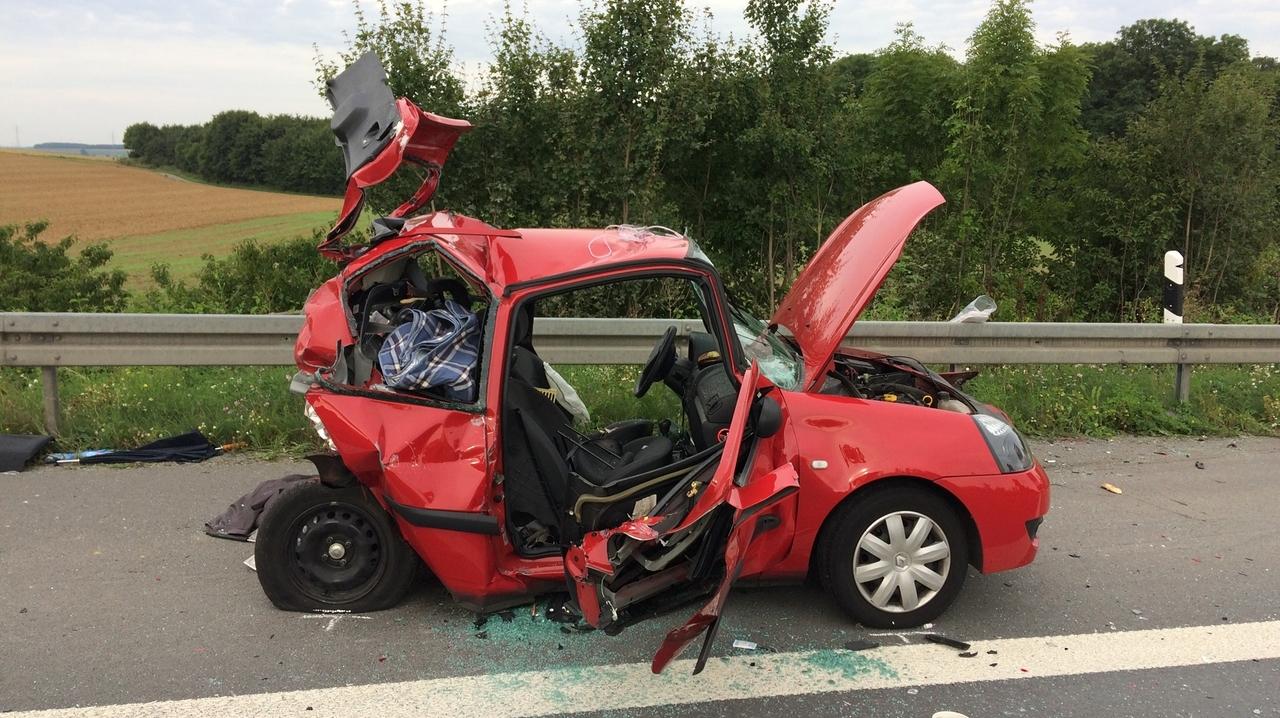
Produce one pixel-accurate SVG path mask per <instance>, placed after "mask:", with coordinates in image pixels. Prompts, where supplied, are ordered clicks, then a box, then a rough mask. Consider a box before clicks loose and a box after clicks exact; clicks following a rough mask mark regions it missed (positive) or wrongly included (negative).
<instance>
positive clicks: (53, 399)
mask: <svg viewBox="0 0 1280 718" xmlns="http://www.w3.org/2000/svg"><path fill="white" fill-rule="evenodd" d="M40 388H41V390H42V391H43V393H44V430H45V431H46V432H48V433H49V435H50V436H57V435H58V368H57V367H54V366H42V367H40Z"/></svg>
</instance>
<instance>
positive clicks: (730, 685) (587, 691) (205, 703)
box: [7, 621, 1280, 718]
mask: <svg viewBox="0 0 1280 718" xmlns="http://www.w3.org/2000/svg"><path fill="white" fill-rule="evenodd" d="M972 643H973V650H974V651H976V652H977V653H978V656H977V657H974V658H960V657H959V655H958V652H957V651H955V650H952V649H949V648H947V647H945V646H938V645H933V644H912V645H908V646H887V647H883V648H876V649H872V650H867V651H860V652H856V653H855V652H852V651H843V650H824V651H801V652H794V653H776V654H769V655H750V656H731V657H726V658H718V659H712V660H711V661H710V663H708V665H707V669H706V670H705V671H704V672H703V673H702V675H699V676H692V675H690V671H691V670H692V668H693V661H692V660H689V659H685V660H681V661H677V662H676V663H675V664H673V665H672V666H670V667H669V668H668V669H667V671H666V673H664V674H663V675H660V676H655V675H653V674H651V673H650V672H649V666H648V664H645V663H628V664H618V665H605V666H582V667H568V668H555V669H548V670H542V671H528V672H523V673H500V674H493V675H479V676H460V677H456V678H432V679H426V680H419V681H406V682H400V683H380V684H374V685H364V686H346V687H337V688H319V689H312V690H303V691H289V692H284V693H264V694H255V695H243V696H227V697H220V698H195V699H188V700H176V701H161V702H155V703H135V704H128V705H114V706H95V707H87V708H70V709H60V710H52V711H35V712H27V713H10V714H7V718H9V717H12V718H121V717H124V716H138V717H148V718H149V717H150V716H168V717H174V718H196V717H199V718H223V717H225V718H245V717H246V716H276V715H283V714H285V713H289V714H292V715H306V716H307V717H308V718H321V717H322V716H351V715H378V716H379V717H380V718H383V717H385V718H394V717H398V716H405V718H422V717H423V716H449V717H450V718H471V717H474V718H502V717H504V716H506V717H509V718H517V717H519V716H542V715H559V714H562V713H567V712H571V711H604V710H618V709H623V708H643V707H650V706H661V705H676V704H689V703H704V702H708V701H721V700H729V699H737V698H764V697H769V696H788V695H803V694H813V693H829V692H835V691H851V690H865V689H872V688H908V687H911V686H926V685H945V684H952V683H972V682H979V681H1007V680H1013V679H1020V678H1038V677H1039V678H1042V677H1046V676H1070V675H1086V674H1091V673H1108V672H1113V671H1126V670H1143V669H1152V668H1172V667H1176V666H1194V665H1203V664H1213V663H1226V662H1230V661H1247V660H1254V659H1258V660H1263V659H1275V658H1280V621H1265V622H1258V623H1240V624H1231V625H1218V626H1191V627H1187V628H1163V629H1152V630H1145V631H1124V632H1115V633H1088V634H1078V635H1069V636H1039V637H1034V638H1005V639H995V640H989V641H976V640H975V641H972ZM987 651H996V653H995V654H988V653H987ZM753 663H754V666H753V665H752V664H753ZM992 663H995V664H996V665H995V666H992V665H990V664H992Z"/></svg>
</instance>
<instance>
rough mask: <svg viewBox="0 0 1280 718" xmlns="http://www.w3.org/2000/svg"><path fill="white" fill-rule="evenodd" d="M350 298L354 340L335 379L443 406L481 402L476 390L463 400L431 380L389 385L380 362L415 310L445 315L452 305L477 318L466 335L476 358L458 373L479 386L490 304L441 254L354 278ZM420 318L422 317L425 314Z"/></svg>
mask: <svg viewBox="0 0 1280 718" xmlns="http://www.w3.org/2000/svg"><path fill="white" fill-rule="evenodd" d="M346 294H347V311H348V318H349V319H350V320H351V323H352V326H353V327H354V332H353V336H355V337H356V342H355V344H354V345H353V346H350V347H343V348H342V351H341V352H340V356H339V360H338V363H337V365H335V367H334V377H333V378H334V380H336V381H338V382H339V383H342V384H346V385H348V386H354V387H357V388H360V389H367V390H371V391H381V392H390V393H396V394H402V395H406V396H409V397H416V398H422V399H429V400H435V401H441V402H452V403H474V402H475V401H476V400H477V398H478V392H472V393H471V394H470V396H467V397H459V396H456V395H451V394H450V393H448V392H446V391H445V387H443V386H439V385H431V384H430V383H429V382H427V381H419V382H418V383H416V384H412V385H410V384H398V385H389V384H391V383H390V382H387V381H385V380H386V378H387V377H385V376H384V371H383V369H384V367H383V366H382V365H381V364H380V362H379V354H380V352H381V351H382V349H383V348H384V346H385V344H386V342H387V339H388V337H390V336H392V334H393V332H395V331H396V329H397V328H398V327H400V326H401V325H403V324H405V323H407V322H411V321H413V320H414V318H415V314H414V312H421V313H427V314H436V313H440V312H446V311H447V310H448V307H449V305H450V304H452V305H454V306H455V309H454V310H453V311H454V312H455V313H456V314H457V315H458V316H463V317H468V316H469V317H473V318H474V320H473V321H471V320H469V321H468V325H467V328H466V331H467V332H468V334H469V337H470V339H471V340H472V341H473V342H474V348H475V357H476V360H475V361H474V362H471V366H470V367H469V368H467V369H463V370H460V371H469V372H470V374H471V376H470V379H471V380H472V383H473V384H474V385H475V386H476V387H478V386H479V379H480V377H479V373H480V369H481V362H480V361H479V357H481V356H483V351H484V347H483V341H484V327H485V324H486V322H487V320H488V310H489V301H488V298H487V296H486V294H485V292H484V291H483V290H481V289H480V287H479V285H478V284H476V283H475V282H474V280H472V279H470V278H469V277H467V276H466V275H464V274H462V273H461V272H459V271H458V270H457V269H455V268H454V267H453V266H452V265H450V264H449V263H448V262H447V261H445V260H444V259H442V257H441V255H440V254H439V253H438V252H434V251H427V252H422V253H419V254H416V255H404V256H401V257H399V258H396V259H394V260H392V261H390V262H387V263H384V264H381V265H379V266H378V267H376V268H374V269H372V270H370V271H368V272H365V273H364V274H361V275H359V276H357V277H355V278H354V279H353V280H352V281H351V282H350V283H348V285H347V287H346ZM418 318H419V319H421V315H419V317H418Z"/></svg>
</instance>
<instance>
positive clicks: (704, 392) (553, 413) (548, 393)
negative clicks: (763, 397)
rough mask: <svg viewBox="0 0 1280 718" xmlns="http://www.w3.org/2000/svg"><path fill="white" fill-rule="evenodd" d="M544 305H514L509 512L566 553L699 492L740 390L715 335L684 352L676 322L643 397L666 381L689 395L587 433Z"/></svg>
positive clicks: (532, 537) (507, 405)
mask: <svg viewBox="0 0 1280 718" xmlns="http://www.w3.org/2000/svg"><path fill="white" fill-rule="evenodd" d="M669 281H680V282H686V283H689V282H688V280H674V279H673V280H669ZM699 296H700V295H699ZM698 303H699V304H701V300H700V299H699V300H698ZM543 304H544V302H542V301H538V300H527V301H525V302H523V303H522V304H521V305H520V306H518V307H516V308H515V309H514V310H513V311H514V319H513V322H512V325H513V328H512V335H511V342H512V349H511V351H510V354H509V358H508V363H507V369H506V372H507V373H506V383H505V389H504V394H503V397H504V398H503V411H504V417H503V418H504V424H503V426H504V429H503V446H502V448H503V463H504V467H505V469H504V477H503V481H504V486H505V491H506V502H507V518H508V521H509V523H510V528H511V529H512V535H513V536H515V537H517V539H518V544H519V546H518V548H519V549H520V550H522V551H523V552H525V553H527V554H538V553H542V552H551V551H559V550H560V548H561V547H562V546H563V545H567V544H569V543H573V542H575V541H576V540H577V539H578V538H579V537H580V536H581V534H582V533H584V532H587V531H596V530H600V529H605V528H611V527H613V526H616V525H618V524H620V523H622V522H623V521H626V520H627V519H628V518H639V517H641V516H646V515H657V514H659V513H662V512H664V511H670V510H671V508H672V504H673V502H675V501H676V500H677V499H679V498H692V497H693V496H694V495H696V492H697V489H698V488H699V487H700V486H702V485H705V483H706V481H707V480H708V479H709V478H710V475H711V473H712V472H713V471H714V469H715V467H716V465H717V464H718V462H719V457H720V454H721V448H722V444H721V441H722V440H723V436H724V432H726V431H727V430H728V427H729V423H730V421H731V419H732V414H733V409H734V404H735V401H736V399H737V392H738V389H737V387H736V386H735V384H734V382H733V380H732V379H731V375H730V373H729V371H728V368H727V367H726V365H725V362H724V360H723V358H722V355H721V352H720V348H719V345H718V342H717V340H716V338H715V336H713V335H712V334H711V333H709V332H705V331H702V332H692V333H691V335H690V336H689V337H688V341H687V342H684V344H683V346H682V347H680V348H679V349H678V348H677V341H676V327H674V326H672V327H669V328H668V329H667V331H666V332H664V333H663V335H662V336H661V337H660V338H659V339H658V340H657V343H656V345H655V346H654V348H653V350H652V352H651V353H650V356H649V359H648V361H647V362H646V364H645V366H644V368H643V369H642V370H641V372H640V375H639V378H638V379H637V382H636V385H635V387H634V389H633V394H634V396H635V397H636V398H637V400H638V399H640V398H641V397H644V396H645V395H646V394H647V393H648V392H649V391H650V389H651V388H653V387H654V385H655V384H658V383H661V384H663V385H664V386H665V387H666V390H668V391H670V392H672V393H673V395H674V397H675V398H677V399H678V400H679V403H678V405H677V406H678V409H677V410H676V412H675V415H674V416H670V417H666V418H662V419H660V420H658V421H654V420H652V419H640V418H635V419H625V420H619V421H614V422H612V423H609V424H607V425H605V426H602V427H599V428H597V429H595V430H593V431H585V430H583V428H582V427H579V426H575V423H574V420H573V415H572V414H571V412H570V411H569V410H568V409H567V408H566V407H565V406H564V405H563V404H562V403H561V402H558V401H557V389H556V385H555V382H553V381H551V380H550V379H549V377H548V374H547V366H548V365H547V364H546V363H545V362H544V361H543V359H542V357H540V356H539V355H538V352H537V348H536V346H535V345H534V339H533V328H534V325H535V323H536V321H537V317H538V316H539V315H540V312H539V308H540V307H541V306H542V305H543ZM702 313H703V315H704V322H703V325H704V327H705V326H706V322H705V310H703V312H702ZM699 481H700V482H701V484H697V482H699ZM691 489H692V490H691ZM685 494H689V496H684V495H685ZM666 558H667V560H671V559H673V558H675V556H668V557H666Z"/></svg>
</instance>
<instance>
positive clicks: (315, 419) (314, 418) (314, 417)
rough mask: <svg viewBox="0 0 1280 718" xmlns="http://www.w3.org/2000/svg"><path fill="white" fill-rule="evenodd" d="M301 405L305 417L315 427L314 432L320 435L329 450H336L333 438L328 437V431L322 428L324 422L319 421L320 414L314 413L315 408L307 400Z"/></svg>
mask: <svg viewBox="0 0 1280 718" xmlns="http://www.w3.org/2000/svg"><path fill="white" fill-rule="evenodd" d="M302 405H303V407H304V408H303V410H302V413H303V414H306V415H307V418H308V419H310V420H311V425H312V426H314V427H315V429H316V434H317V435H318V436H319V437H320V440H321V441H323V442H324V443H325V445H326V446H328V447H329V450H330V451H337V450H338V447H336V446H334V445H333V439H330V438H329V431H328V430H327V429H325V428H324V422H323V421H320V415H319V414H317V413H316V410H315V408H313V407H312V406H311V404H310V403H307V402H303V404H302Z"/></svg>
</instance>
